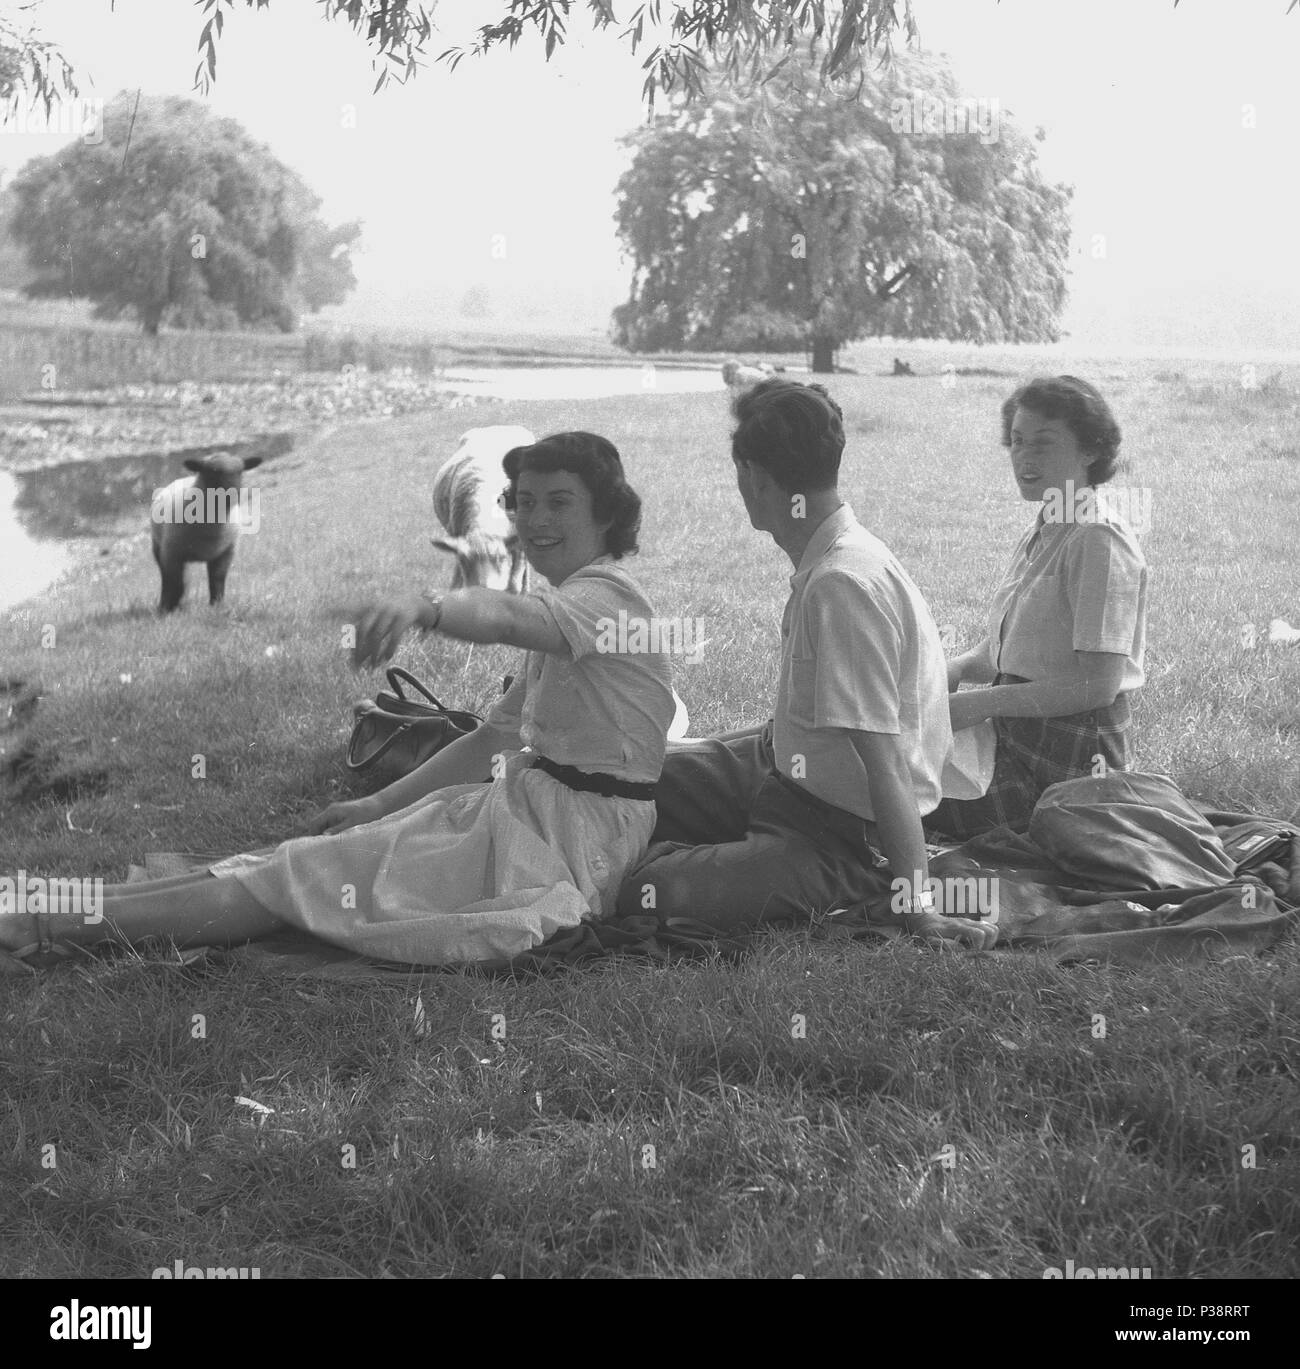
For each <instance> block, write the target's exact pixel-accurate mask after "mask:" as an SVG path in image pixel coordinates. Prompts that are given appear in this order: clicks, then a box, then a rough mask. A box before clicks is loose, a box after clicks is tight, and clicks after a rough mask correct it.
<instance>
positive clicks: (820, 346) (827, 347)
mask: <svg viewBox="0 0 1300 1369" xmlns="http://www.w3.org/2000/svg"><path fill="white" fill-rule="evenodd" d="M812 368H813V371H814V372H815V373H816V374H818V375H829V374H830V373H831V372H832V371H834V369H835V340H834V338H828V337H815V338H813V340H812Z"/></svg>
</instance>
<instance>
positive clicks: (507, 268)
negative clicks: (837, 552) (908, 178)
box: [0, 0, 1300, 355]
mask: <svg viewBox="0 0 1300 1369" xmlns="http://www.w3.org/2000/svg"><path fill="white" fill-rule="evenodd" d="M1288 3H1289V0H1232V3H1231V4H1230V5H1229V4H1227V3H1226V2H1225V0H1182V3H1181V4H1179V5H1178V7H1177V9H1175V8H1174V5H1173V3H1172V0H1002V2H1001V3H996V0H914V10H915V13H916V16H917V19H918V22H919V24H920V29H921V46H922V47H923V48H925V49H927V50H929V51H933V52H942V53H945V54H946V55H947V56H948V58H949V60H950V61H951V63H952V66H953V69H954V72H955V74H956V76H957V79H958V81H959V83H960V84H961V86H962V87H963V89H964V90H965V91H966V93H967V94H969V95H971V96H973V97H975V98H976V99H981V100H984V101H988V102H992V101H996V102H997V107H998V109H999V110H1000V111H1001V112H1003V113H1004V114H1005V113H1010V115H1011V116H1012V117H1013V118H1015V119H1016V121H1017V122H1018V123H1019V124H1020V125H1021V126H1022V127H1025V128H1027V129H1030V130H1032V129H1034V128H1037V127H1042V128H1043V129H1044V130H1045V132H1046V135H1047V136H1046V140H1045V141H1044V142H1043V143H1041V144H1039V158H1040V164H1041V166H1042V168H1043V170H1044V173H1045V174H1046V175H1047V177H1048V178H1049V179H1051V180H1054V181H1065V182H1068V183H1070V184H1072V185H1073V186H1074V187H1075V193H1074V200H1073V203H1072V217H1073V227H1074V235H1073V248H1074V256H1073V258H1072V262H1071V266H1072V270H1073V275H1072V277H1071V302H1070V305H1069V306H1068V309H1067V313H1066V316H1065V319H1064V324H1065V327H1066V328H1067V330H1068V331H1069V332H1070V333H1071V334H1072V336H1073V338H1074V340H1075V341H1076V342H1078V343H1079V344H1080V345H1098V346H1114V347H1125V346H1131V347H1133V348H1137V349H1139V350H1143V349H1145V350H1158V349H1161V348H1168V349H1173V350H1189V351H1218V352H1221V353H1224V354H1228V355H1238V354H1242V355H1244V354H1248V353H1249V354H1254V353H1256V352H1257V353H1260V354H1261V355H1264V354H1269V355H1272V354H1275V353H1276V352H1278V351H1280V350H1285V349H1291V348H1295V349H1300V265H1298V263H1297V252H1296V237H1295V223H1296V211H1297V207H1298V206H1297V199H1298V198H1300V189H1298V187H1300V177H1298V176H1297V174H1296V170H1295V167H1296V163H1297V158H1296V148H1297V147H1300V80H1297V73H1298V72H1300V10H1297V11H1296V12H1295V13H1293V14H1291V15H1287V14H1286V9H1287V5H1288ZM0 8H5V9H6V10H7V11H8V12H10V13H12V11H13V9H14V8H15V6H14V4H13V3H9V4H3V3H0ZM632 8H633V6H632V4H631V3H630V0H619V3H618V4H617V5H616V12H617V13H618V14H619V15H620V16H622V15H625V14H627V13H629V12H630V11H631V9H632ZM497 9H498V6H497V5H496V4H494V3H493V0H441V2H440V3H439V4H437V6H436V9H435V19H436V22H437V24H438V26H439V32H438V34H436V35H435V38H434V41H433V43H432V44H431V45H430V60H429V63H428V65H427V67H426V68H425V69H424V70H423V71H421V72H420V73H419V75H418V76H417V77H416V78H415V79H414V80H413V81H412V82H410V83H409V84H407V85H405V86H397V85H393V84H390V85H389V86H388V87H387V88H386V89H385V90H383V91H380V92H378V93H372V88H373V86H374V83H375V73H374V70H373V68H372V54H371V53H370V51H369V49H368V48H367V47H366V45H365V43H364V41H363V40H362V38H361V37H359V36H358V35H357V34H355V33H354V32H353V31H352V30H351V28H349V27H348V26H347V25H346V24H344V23H339V22H335V23H329V22H327V21H325V20H324V19H323V18H322V17H321V11H320V9H319V7H318V6H317V5H316V4H315V3H308V0H272V4H271V6H270V8H269V9H268V10H265V11H260V12H259V11H255V10H253V9H250V8H247V7H246V6H245V4H244V3H243V0H239V4H238V8H237V9H236V10H234V11H233V12H230V13H229V14H228V17H227V20H226V24H225V31H224V34H223V36H222V38H221V40H220V44H219V48H218V67H217V81H216V85H215V87H214V89H213V91H212V93H211V95H210V96H208V97H206V98H207V102H208V103H209V104H210V106H211V107H212V109H213V110H214V112H216V113H218V114H220V115H225V116H229V117H233V118H235V119H238V120H239V121H240V123H242V124H243V125H244V126H245V127H246V128H247V129H248V130H249V131H250V132H251V133H252V134H253V135H254V136H255V137H257V138H259V139H261V140H262V141H264V142H265V143H267V144H268V145H269V146H270V147H271V149H272V151H273V152H274V153H275V154H276V155H277V156H278V157H280V159H281V160H283V161H284V162H286V163H288V164H289V165H290V166H292V167H293V168H294V169H295V170H297V171H298V172H299V173H300V174H301V175H302V176H303V177H304V178H305V179H306V180H307V182H308V183H309V184H310V185H311V186H312V187H313V188H314V189H315V190H316V192H317V193H318V194H319V195H320V196H321V199H322V213H323V215H324V216H325V217H326V218H327V219H329V220H330V221H332V222H333V221H339V220H347V219H354V218H360V219H362V220H363V222H364V237H363V251H362V252H361V253H360V254H359V255H358V257H357V259H356V271H357V276H358V278H359V281H360V287H359V289H358V291H357V292H356V294H355V295H354V297H353V298H352V300H351V301H350V302H349V304H348V305H347V306H345V308H344V309H343V310H342V311H340V313H341V316H343V317H344V318H345V319H346V320H348V321H356V322H360V323H373V324H376V325H378V324H380V323H407V324H411V325H412V326H415V325H418V324H420V323H421V322H427V323H447V322H453V321H455V317H456V315H457V313H458V310H459V304H460V301H461V299H462V297H463V295H464V293H465V291H466V290H467V289H468V288H469V287H470V286H471V285H480V286H482V287H483V288H484V290H486V292H487V295H488V298H489V299H490V300H491V301H492V302H493V307H494V310H495V317H494V319H493V323H494V324H495V325H496V326H498V327H502V328H509V327H512V326H515V327H518V328H519V329H520V330H521V331H529V332H531V331H538V330H541V329H545V328H547V327H551V326H556V327H559V326H564V327H575V326H576V327H583V328H589V329H593V330H595V331H597V332H601V333H603V332H604V330H605V328H606V326H607V322H608V315H609V310H610V308H611V307H612V306H613V305H615V304H617V303H618V302H620V300H622V299H623V298H624V297H625V296H626V292H627V288H628V283H629V279H630V271H629V267H628V264H627V263H626V262H624V261H622V260H621V258H620V255H619V249H618V243H617V240H616V237H615V234H614V227H613V212H614V203H615V201H614V186H615V183H616V182H617V179H618V176H619V174H620V172H621V170H622V169H623V167H624V166H625V165H626V163H627V153H626V152H625V151H624V150H623V149H622V148H620V146H619V142H618V140H619V137H620V135H622V134H623V133H625V132H626V131H627V130H629V129H631V128H633V127H635V126H636V125H637V124H638V123H639V122H641V120H642V119H643V118H644V114H645V109H644V105H643V103H642V100H641V81H642V72H641V70H640V58H637V57H633V56H632V55H631V54H630V52H629V51H628V50H627V47H626V44H625V43H624V42H622V41H621V40H620V39H619V38H618V37H617V36H616V34H615V33H613V32H610V33H606V34H604V35H599V36H586V37H584V38H582V40H581V41H576V40H577V39H578V37H579V35H582V34H584V32H585V27H584V26H585V22H586V21H585V18H584V16H583V13H582V11H584V10H585V5H579V6H575V12H574V15H573V19H572V23H571V31H572V33H573V35H574V40H575V41H572V42H571V43H570V45H568V46H567V47H566V48H564V49H561V50H560V51H559V52H558V53H557V54H556V56H554V57H553V58H552V60H551V61H550V62H549V63H547V62H546V61H544V59H543V55H542V51H541V47H540V44H539V43H538V42H536V41H534V40H532V39H531V38H528V39H525V40H523V41H521V43H520V44H519V47H518V48H517V49H516V50H514V51H505V50H497V51H494V52H492V53H491V54H489V55H487V56H486V57H481V58H468V59H466V60H465V61H464V62H463V63H462V64H461V65H460V67H459V68H458V69H457V70H456V71H455V72H452V71H450V70H449V69H448V68H447V67H446V66H445V65H444V64H440V63H438V62H437V61H436V60H434V59H435V57H436V54H437V53H438V52H439V51H441V50H442V49H443V48H444V47H447V46H451V45H452V43H453V42H456V41H460V40H463V39H464V38H465V37H466V36H467V35H468V34H469V33H470V32H471V30H472V28H473V27H474V24H475V23H481V22H485V21H486V20H487V19H489V18H491V17H493V16H494V14H495V13H496V12H497ZM31 13H32V14H33V15H34V17H35V19H36V22H37V24H38V27H39V28H40V30H41V31H42V32H43V33H44V34H45V35H46V36H47V37H49V38H51V39H53V40H54V41H56V42H57V43H59V45H60V46H61V47H62V48H63V50H64V51H65V53H66V54H67V56H68V57H69V58H70V60H71V61H72V62H73V64H74V66H75V67H76V68H77V71H78V74H79V76H80V78H81V79H82V82H83V87H84V91H83V93H86V94H93V95H99V96H102V97H104V98H105V99H107V98H110V97H111V96H112V95H113V94H115V93H116V92H117V91H118V90H121V89H129V90H132V91H134V90H136V89H137V88H138V89H142V90H143V91H145V92H146V93H153V94H162V93H172V94H178V95H187V96H190V97H192V98H201V97H199V96H197V95H196V93H195V92H194V89H193V82H194V73H195V68H196V66H197V63H198V53H197V41H198V35H199V31H200V29H201V27H202V22H203V20H202V11H201V9H200V8H198V7H196V6H195V5H194V4H191V3H189V2H188V0H117V3H116V6H115V7H112V6H110V2H109V0H45V3H43V4H38V5H37V6H36V7H35V8H34V9H33V10H32V11H31ZM66 141H67V137H66V134H64V135H60V134H49V133H44V132H42V131H40V129H39V127H36V126H31V125H29V126H28V127H27V128H25V129H10V130H8V131H5V132H0V172H2V173H3V175H4V178H5V179H6V180H7V179H8V178H9V177H10V176H12V174H13V173H14V172H15V171H16V170H17V169H18V167H19V166H21V165H22V163H23V162H25V161H26V160H27V159H28V158H29V157H32V156H43V155H48V154H49V153H50V152H53V151H55V150H56V149H57V148H58V147H59V146H61V145H62V144H63V143H64V142H66Z"/></svg>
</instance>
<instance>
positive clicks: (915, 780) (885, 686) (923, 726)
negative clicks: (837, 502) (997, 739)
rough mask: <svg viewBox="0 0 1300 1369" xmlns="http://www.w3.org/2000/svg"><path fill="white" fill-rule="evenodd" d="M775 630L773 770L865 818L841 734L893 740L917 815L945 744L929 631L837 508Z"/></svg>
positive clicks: (945, 719) (867, 801) (941, 671)
mask: <svg viewBox="0 0 1300 1369" xmlns="http://www.w3.org/2000/svg"><path fill="white" fill-rule="evenodd" d="M790 586H791V590H792V593H791V595H790V599H789V602H788V603H787V604H786V607H785V614H784V616H783V618H782V623H781V676H780V683H779V685H778V689H777V704H776V714H775V718H774V730H773V745H774V747H775V751H776V763H777V767H778V769H780V771H781V773H782V774H784V775H786V776H787V777H788V778H790V779H792V780H794V782H795V783H796V784H800V785H802V786H803V787H804V788H806V789H808V790H809V791H810V792H811V793H813V794H814V795H816V796H817V797H818V798H820V799H824V800H825V801H826V802H827V803H833V804H835V805H836V807H838V808H843V809H846V810H847V811H849V812H851V813H856V814H857V815H858V816H859V817H862V818H865V819H867V820H869V821H874V819H875V814H874V812H873V811H872V807H871V798H870V792H869V789H868V786H867V773H866V768H865V766H864V765H863V762H862V758H861V756H860V755H859V753H858V751H857V749H856V748H855V747H854V746H853V744H852V742H851V740H850V738H849V735H848V734H849V732H850V731H859V732H881V733H887V734H889V735H891V736H897V737H899V738H901V740H902V745H903V754H904V756H905V758H906V761H907V768H908V773H909V775H910V776H911V781H912V788H913V792H914V793H915V795H916V801H917V807H918V811H919V812H921V813H928V812H930V811H931V810H932V809H933V808H934V807H935V806H936V805H937V804H938V802H939V799H940V797H941V789H940V782H939V777H940V773H941V772H942V770H943V765H944V760H945V758H946V757H947V755H948V752H949V750H950V749H951V746H952V726H951V721H950V718H949V713H948V675H947V666H946V665H945V663H944V654H943V646H942V643H941V642H940V639H939V629H938V627H937V626H936V625H935V622H934V618H933V616H932V615H931V613H930V610H929V608H928V607H927V605H926V603H925V600H924V599H923V598H922V597H921V592H920V591H919V590H918V589H917V587H916V585H915V584H914V583H913V582H912V579H911V577H910V576H909V575H908V574H907V572H906V571H905V570H904V569H903V567H902V565H901V564H900V563H899V561H898V560H897V558H896V557H895V556H894V554H893V553H892V552H891V551H890V550H889V548H888V547H887V546H885V544H884V543H883V542H881V541H880V539H879V538H877V537H875V536H873V535H872V534H871V533H869V532H868V531H867V530H866V529H865V528H864V527H863V526H862V525H861V524H860V523H859V522H858V521H857V519H856V518H855V517H854V516H853V510H852V509H851V508H850V507H849V506H848V505H847V504H842V505H841V506H840V507H839V508H838V509H837V510H836V511H835V512H834V513H832V514H831V515H830V516H829V517H828V518H826V519H825V520H824V521H823V522H822V524H821V525H820V526H819V527H818V528H817V530H816V532H814V534H813V537H812V540H811V541H810V542H809V543H808V546H807V548H806V549H805V551H804V554H803V557H802V558H801V559H800V562H799V568H798V570H797V571H796V573H795V574H794V575H793V576H792V577H791V579H790Z"/></svg>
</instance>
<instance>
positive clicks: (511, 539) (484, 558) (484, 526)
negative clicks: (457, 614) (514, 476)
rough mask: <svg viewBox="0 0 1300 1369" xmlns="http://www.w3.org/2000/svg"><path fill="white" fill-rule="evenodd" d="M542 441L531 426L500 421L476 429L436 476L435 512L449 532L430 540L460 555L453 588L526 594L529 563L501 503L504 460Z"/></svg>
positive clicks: (467, 436) (466, 435) (439, 546)
mask: <svg viewBox="0 0 1300 1369" xmlns="http://www.w3.org/2000/svg"><path fill="white" fill-rule="evenodd" d="M536 441H537V439H536V438H535V437H534V436H533V434H532V433H531V432H529V431H528V429H527V428H520V427H516V426H514V425H509V424H498V425H497V426H495V427H491V428H471V429H470V430H469V432H467V433H465V434H463V436H462V437H461V439H460V442H459V443H458V444H457V446H456V450H455V451H454V452H453V453H452V454H451V456H450V457H448V459H447V460H446V461H445V462H444V463H443V465H442V467H441V469H440V470H439V471H438V474H437V475H436V476H434V479H433V511H434V513H436V514H437V516H438V522H439V523H441V524H442V526H443V527H444V528H445V529H446V531H447V536H446V537H434V538H431V539H430V540H431V541H432V542H433V545H434V546H435V547H437V548H438V549H439V550H440V551H447V552H450V553H451V554H452V555H453V556H454V557H455V558H456V569H455V571H454V572H453V574H452V580H451V588H452V589H459V588H460V587H461V586H463V585H484V586H486V587H487V588H488V589H504V590H510V591H511V592H512V593H515V594H522V593H523V592H524V591H525V590H526V589H527V588H528V562H527V561H526V560H525V559H524V551H523V547H521V546H520V544H519V539H518V538H517V537H516V536H515V530H514V525H513V523H512V522H511V519H510V516H509V514H507V513H506V511H505V508H504V506H503V505H502V502H501V493H502V491H503V490H504V489H505V487H506V484H507V481H506V474H505V471H504V470H503V469H502V467H501V461H502V459H503V458H504V456H505V454H506V453H507V452H508V451H510V450H511V449H512V448H514V447H531V446H532V445H533V443H534V442H536Z"/></svg>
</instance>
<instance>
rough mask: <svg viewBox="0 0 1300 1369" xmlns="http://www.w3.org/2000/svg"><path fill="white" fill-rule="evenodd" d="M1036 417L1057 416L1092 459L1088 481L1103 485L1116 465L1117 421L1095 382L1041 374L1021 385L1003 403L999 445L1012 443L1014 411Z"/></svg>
mask: <svg viewBox="0 0 1300 1369" xmlns="http://www.w3.org/2000/svg"><path fill="white" fill-rule="evenodd" d="M1017 409H1028V410H1029V411H1030V413H1033V414H1037V415H1038V417H1039V418H1045V419H1048V420H1049V421H1050V420H1051V419H1060V420H1061V421H1062V422H1063V423H1064V424H1065V426H1066V427H1067V428H1069V430H1070V432H1071V433H1073V435H1074V439H1075V441H1076V442H1077V443H1078V444H1079V446H1080V447H1082V448H1083V450H1084V451H1085V452H1086V453H1087V454H1088V456H1090V457H1091V458H1092V459H1091V460H1090V461H1089V463H1088V484H1090V485H1104V484H1105V483H1106V481H1107V480H1109V479H1110V478H1111V476H1113V475H1114V474H1115V472H1116V470H1117V469H1118V468H1119V424H1118V423H1116V422H1115V415H1114V414H1113V413H1111V411H1110V405H1109V404H1107V403H1106V401H1105V400H1104V399H1103V398H1102V397H1101V393H1100V391H1099V390H1098V389H1097V388H1096V386H1094V385H1089V384H1088V382H1087V381H1086V380H1080V379H1079V377H1078V376H1055V377H1047V376H1040V377H1039V378H1037V379H1035V380H1031V381H1030V382H1029V384H1028V385H1022V386H1021V387H1020V388H1019V389H1018V390H1017V391H1016V392H1015V394H1013V395H1012V396H1011V398H1010V399H1008V400H1006V401H1004V403H1003V405H1002V445H1003V446H1004V447H1010V446H1011V425H1012V423H1013V422H1015V417H1016V410H1017Z"/></svg>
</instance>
